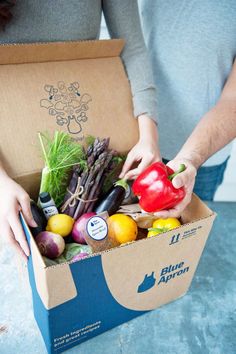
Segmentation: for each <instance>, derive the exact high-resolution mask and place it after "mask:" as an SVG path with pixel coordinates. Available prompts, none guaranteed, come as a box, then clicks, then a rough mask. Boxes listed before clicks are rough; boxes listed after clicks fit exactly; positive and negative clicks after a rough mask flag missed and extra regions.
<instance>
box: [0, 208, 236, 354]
mask: <svg viewBox="0 0 236 354" xmlns="http://www.w3.org/2000/svg"><path fill="white" fill-rule="evenodd" d="M210 207H211V208H212V209H214V210H215V211H216V212H217V213H218V217H217V218H216V221H215V223H214V226H213V230H212V232H211V235H210V237H209V240H208V242H207V245H206V248H205V251H204V254H203V256H202V258H201V260H200V264H199V266H198V269H197V272H196V275H195V278H194V280H193V283H192V286H191V288H190V290H189V292H188V293H187V294H186V295H185V296H184V297H183V298H181V299H179V300H177V301H175V302H173V303H171V304H168V305H165V306H163V307H162V308H160V309H157V310H155V311H152V312H150V313H147V314H145V315H143V316H141V317H139V318H137V319H134V320H132V321H130V322H129V323H126V324H123V325H121V326H119V327H117V328H115V329H113V330H110V331H108V332H106V333H104V334H102V335H100V336H98V337H95V338H94V339H92V340H90V341H88V342H85V343H83V344H81V345H80V346H77V347H75V348H73V349H71V350H68V351H67V353H68V354H75V353H80V354H92V353H94V354H144V353H145V354H174V353H177V354H190V353H191V354H192V353H193V354H198V353H199V354H208V353H210V354H211V353H212V354H213V353H214V354H222V353H223V354H235V353H236V275H235V270H236V245H235V240H236V231H235V229H236V203H211V204H210ZM15 264H16V262H14V259H13V255H12V253H10V252H9V250H6V248H3V249H2V250H1V252H0V354H13V353H14V354H15V353H17V354H26V353H27V354H46V350H45V347H44V344H43V340H42V338H41V335H40V332H39V330H38V328H37V325H36V323H35V321H34V318H33V313H32V304H31V294H30V289H29V286H28V280H27V274H26V269H24V270H23V271H22V273H21V274H22V275H21V276H20V277H19V273H18V271H17V269H16V268H17V267H16V265H15Z"/></svg>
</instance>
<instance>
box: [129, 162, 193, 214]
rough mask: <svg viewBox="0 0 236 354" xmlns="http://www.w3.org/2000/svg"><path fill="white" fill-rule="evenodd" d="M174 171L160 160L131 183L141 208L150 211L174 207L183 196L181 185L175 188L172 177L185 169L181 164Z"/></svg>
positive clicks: (154, 211)
mask: <svg viewBox="0 0 236 354" xmlns="http://www.w3.org/2000/svg"><path fill="white" fill-rule="evenodd" d="M179 167H180V168H179V170H178V171H177V172H175V173H174V171H173V170H172V169H171V168H170V167H168V166H166V165H165V164H164V163H162V162H155V163H153V164H152V165H151V166H149V167H148V168H147V169H146V170H144V171H143V172H142V173H141V174H140V175H139V176H138V178H137V179H136V180H135V182H134V184H133V192H134V194H135V195H137V196H139V197H140V200H139V204H140V206H141V208H142V209H143V210H144V211H146V212H150V213H156V212H158V211H161V210H168V209H172V208H174V207H175V206H176V205H177V204H178V203H180V202H181V201H182V200H183V199H184V197H185V194H186V193H185V190H184V188H183V187H180V188H178V189H177V188H175V187H174V186H173V184H172V179H173V178H174V177H176V176H177V174H179V173H181V172H183V171H184V170H185V165H184V164H181V165H180V166H179Z"/></svg>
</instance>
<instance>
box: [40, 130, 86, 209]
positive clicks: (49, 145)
mask: <svg viewBox="0 0 236 354" xmlns="http://www.w3.org/2000/svg"><path fill="white" fill-rule="evenodd" d="M38 136H39V140H40V144H41V147H42V150H43V159H44V161H45V167H44V169H43V171H42V179H41V185H40V193H41V192H48V193H50V194H51V196H52V198H53V199H54V201H55V204H56V206H57V207H59V206H60V205H61V203H62V202H63V198H64V195H65V193H66V188H67V185H68V178H69V174H70V171H71V169H72V166H74V165H76V164H84V165H86V157H85V153H84V149H83V147H82V146H81V145H80V144H78V143H77V142H75V141H74V140H73V139H72V138H71V136H70V135H69V134H67V133H64V132H58V131H56V132H55V133H54V137H53V138H50V136H49V135H48V134H42V133H38Z"/></svg>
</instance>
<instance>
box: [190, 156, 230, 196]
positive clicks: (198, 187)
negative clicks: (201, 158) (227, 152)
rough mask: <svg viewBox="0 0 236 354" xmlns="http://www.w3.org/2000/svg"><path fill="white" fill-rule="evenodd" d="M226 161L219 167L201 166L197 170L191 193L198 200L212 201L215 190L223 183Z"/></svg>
mask: <svg viewBox="0 0 236 354" xmlns="http://www.w3.org/2000/svg"><path fill="white" fill-rule="evenodd" d="M228 159H229V158H228ZM228 159H227V160H225V162H223V163H222V164H220V165H216V166H206V167H205V166H203V167H200V168H199V169H198V172H197V176H196V181H195V185H194V190H193V191H194V193H196V194H197V195H198V196H199V198H201V199H202V200H209V201H212V200H213V199H214V195H215V193H216V191H217V188H218V187H219V186H220V185H221V183H222V182H223V178H224V172H225V169H226V166H227V163H228Z"/></svg>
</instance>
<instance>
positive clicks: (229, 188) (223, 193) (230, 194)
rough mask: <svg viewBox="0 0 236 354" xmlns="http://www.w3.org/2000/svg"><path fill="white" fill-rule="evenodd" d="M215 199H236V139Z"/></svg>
mask: <svg viewBox="0 0 236 354" xmlns="http://www.w3.org/2000/svg"><path fill="white" fill-rule="evenodd" d="M100 38H101V39H106V38H109V34H108V31H107V28H106V23H105V20H104V18H102V24H101V34H100ZM215 200H216V201H236V140H235V141H234V144H233V150H232V154H231V157H230V159H229V161H228V166H227V168H226V172H225V176H224V181H223V183H222V185H221V186H220V187H219V189H218V191H217V193H216V195H215Z"/></svg>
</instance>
